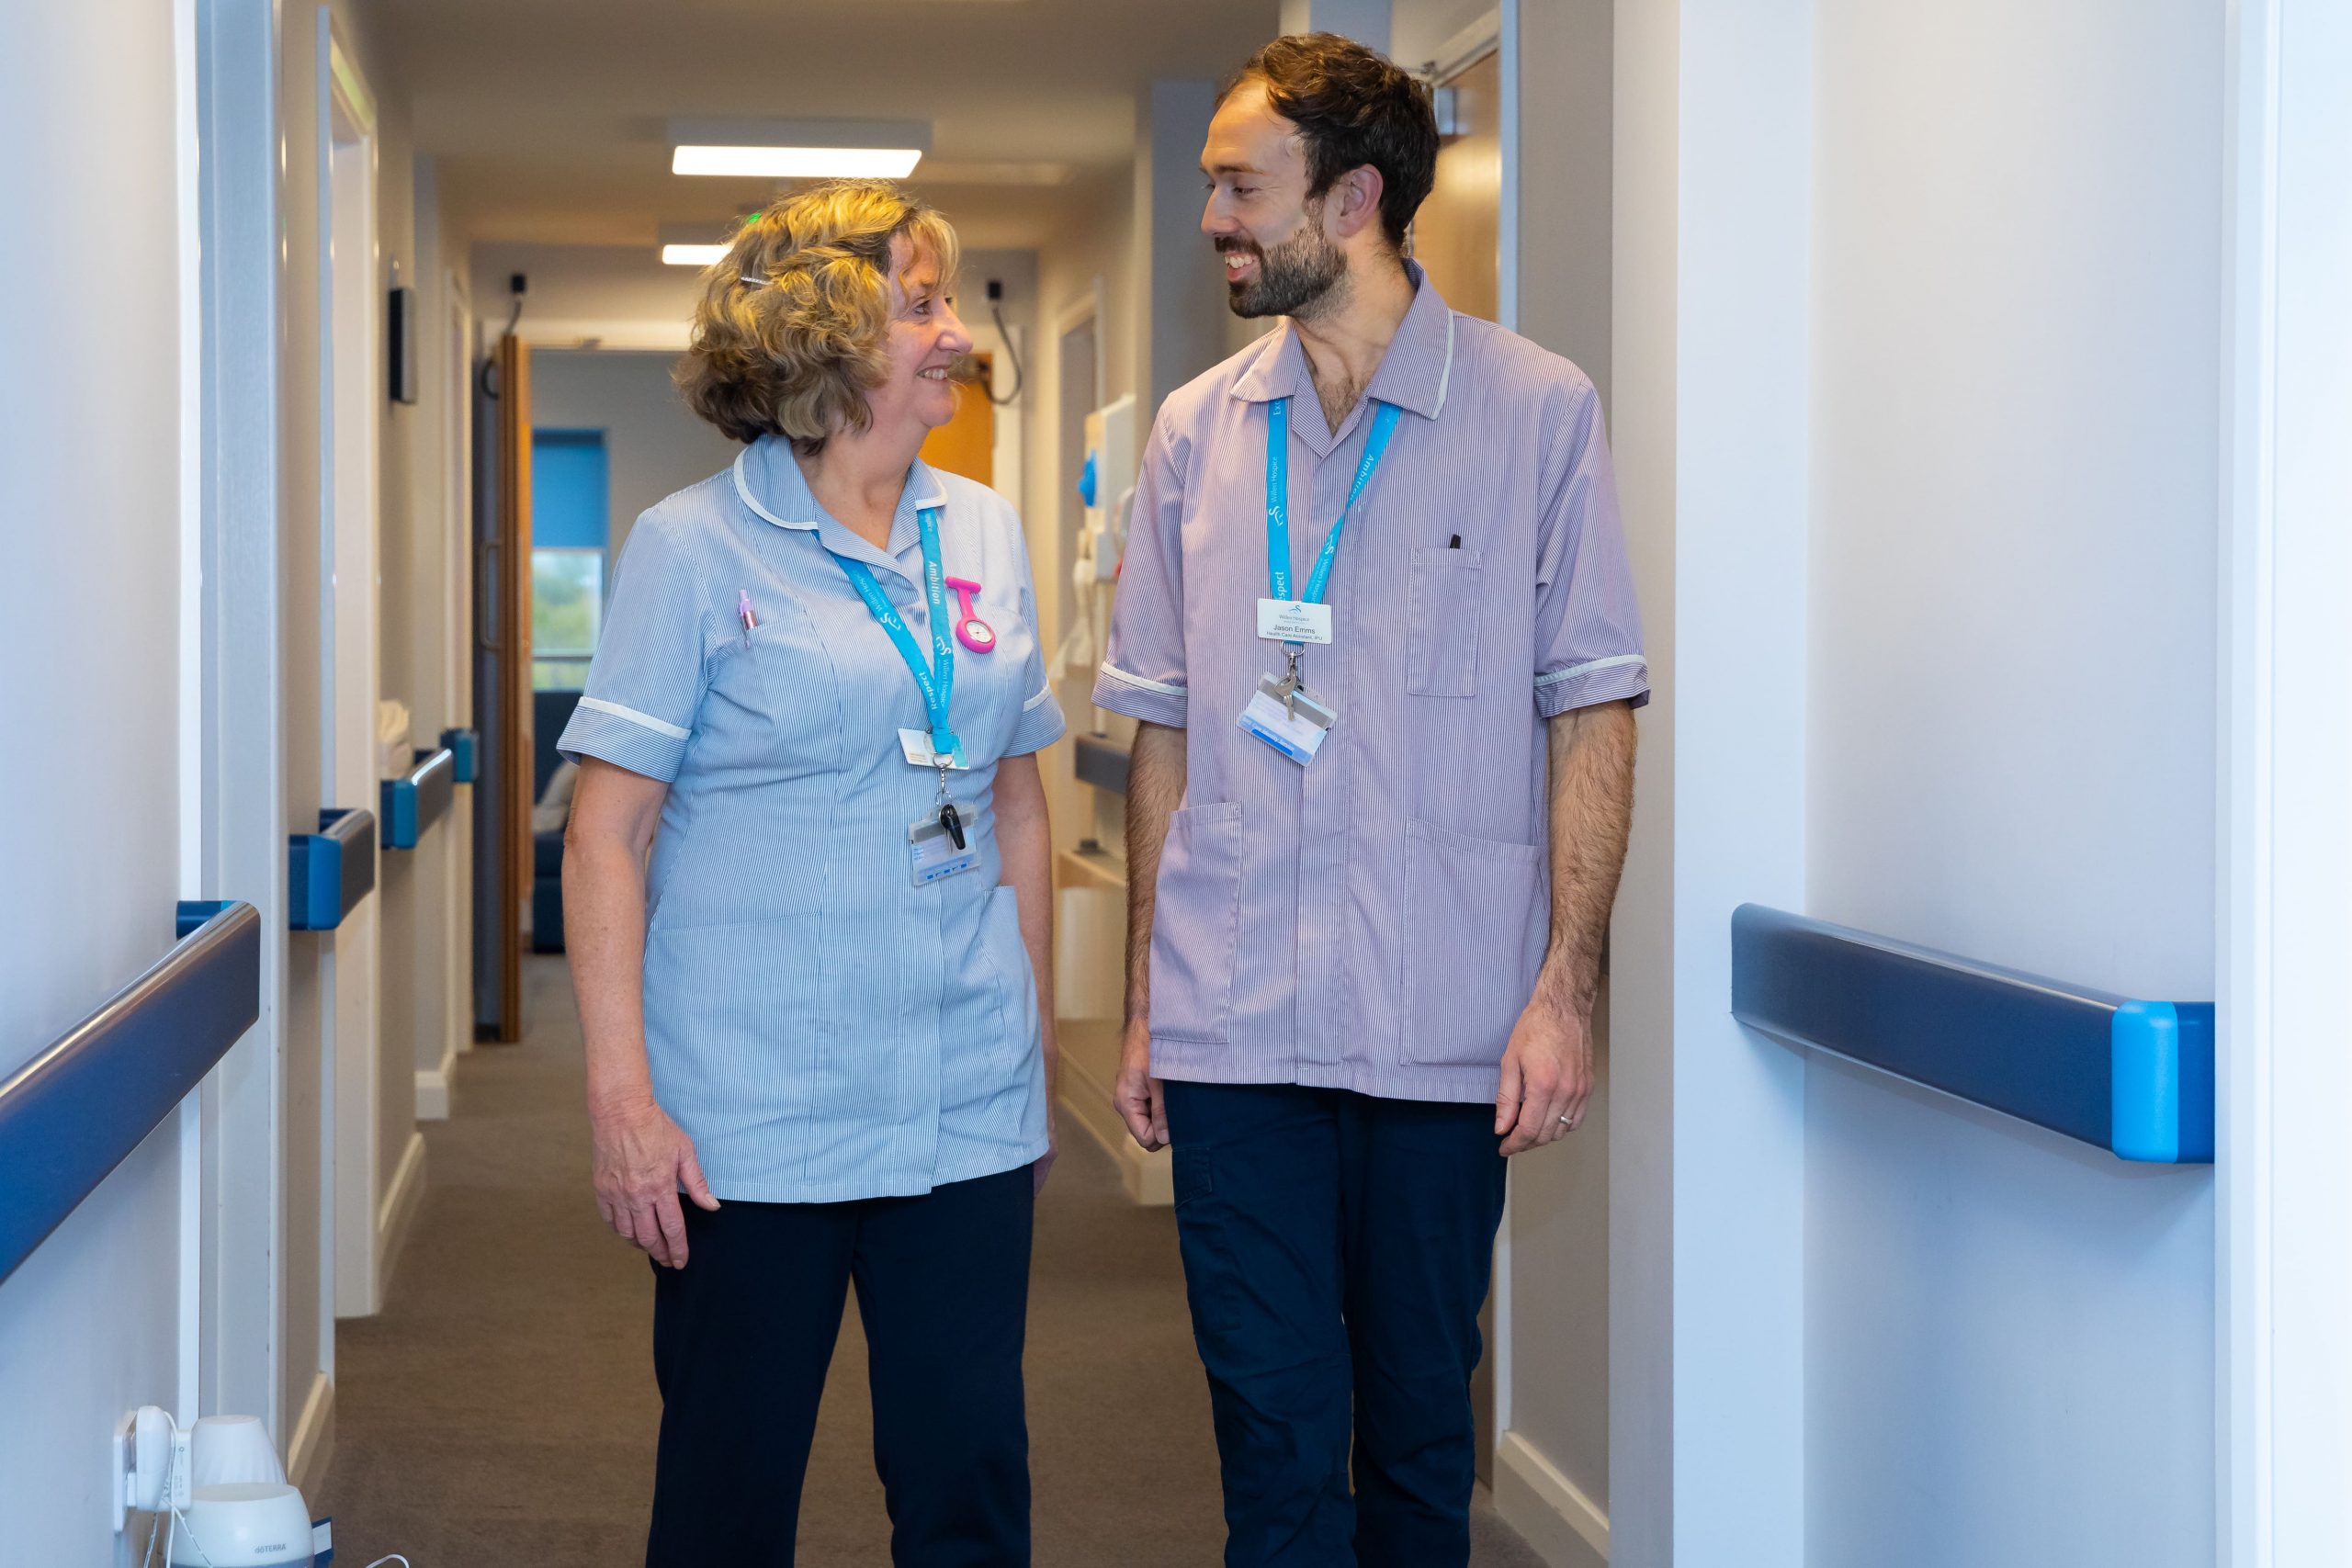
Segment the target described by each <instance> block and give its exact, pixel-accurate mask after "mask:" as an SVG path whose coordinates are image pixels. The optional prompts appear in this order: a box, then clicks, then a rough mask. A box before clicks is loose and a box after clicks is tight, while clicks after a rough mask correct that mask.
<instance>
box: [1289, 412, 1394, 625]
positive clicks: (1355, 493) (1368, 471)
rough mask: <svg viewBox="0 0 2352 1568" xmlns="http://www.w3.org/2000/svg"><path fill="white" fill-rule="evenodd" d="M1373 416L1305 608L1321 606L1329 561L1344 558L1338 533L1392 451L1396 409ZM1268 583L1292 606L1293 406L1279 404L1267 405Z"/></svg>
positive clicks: (1309, 580)
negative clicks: (1384, 458)
mask: <svg viewBox="0 0 2352 1568" xmlns="http://www.w3.org/2000/svg"><path fill="white" fill-rule="evenodd" d="M1374 408H1375V410H1376V411H1377V412H1374V414H1373V416H1372V434H1370V435H1368V436H1366V437H1365V438H1364V444H1363V459H1362V460H1361V461H1359V462H1358V463H1357V464H1356V482H1355V483H1354V484H1352V485H1351V486H1350V487H1349V488H1348V503H1347V505H1346V506H1344V507H1342V508H1340V520H1339V521H1338V522H1336V523H1334V524H1332V525H1331V536H1330V537H1329V538H1328V539H1325V540H1324V541H1323V553H1322V554H1321V555H1319V556H1317V557H1316V558H1315V570H1314V571H1313V572H1312V573H1310V574H1309V575H1308V577H1307V579H1306V595H1305V597H1304V600H1303V601H1302V602H1304V603H1306V604H1320V603H1322V600H1323V591H1324V590H1325V589H1327V588H1329V586H1330V584H1331V561H1332V559H1333V558H1334V557H1336V556H1338V555H1339V553H1340V530H1341V529H1343V528H1345V527H1346V526H1347V525H1348V516H1349V514H1350V513H1352V512H1354V511H1355V509H1356V502H1357V500H1358V499H1359V498H1360V497H1362V496H1363V487H1364V486H1366V485H1368V484H1370V483H1371V482H1372V473H1373V470H1374V468H1379V467H1380V457H1381V454H1383V453H1384V452H1386V451H1387V450H1388V438H1389V436H1391V435H1393V434H1396V430H1397V415H1398V410H1397V405H1396V404H1395V403H1378V404H1375V405H1374ZM1266 581H1267V582H1268V583H1270V584H1271V585H1272V590H1271V592H1269V593H1268V595H1267V596H1268V597H1269V598H1272V599H1280V600H1283V602H1285V603H1289V602H1291V597H1290V400H1289V399H1288V398H1276V399H1275V400H1273V401H1272V402H1271V403H1268V404H1267V405H1266Z"/></svg>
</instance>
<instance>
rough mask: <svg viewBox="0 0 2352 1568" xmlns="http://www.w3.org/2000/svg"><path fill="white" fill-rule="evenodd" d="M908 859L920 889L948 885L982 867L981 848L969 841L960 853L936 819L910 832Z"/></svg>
mask: <svg viewBox="0 0 2352 1568" xmlns="http://www.w3.org/2000/svg"><path fill="white" fill-rule="evenodd" d="M907 855H908V859H909V861H910V863H911V864H912V867H913V871H914V878H915V886H917V887H928V886H931V885H932V884H933V883H934V882H944V881H945V880H946V879H947V878H948V877H951V876H954V875H955V874H956V873H958V872H964V871H969V870H971V869H972V868H973V867H974V866H976V865H978V864H979V863H980V851H979V846H978V844H977V843H974V842H971V841H969V840H967V842H966V844H965V847H964V848H962V849H960V850H959V849H957V848H956V840H954V839H952V838H950V837H949V836H948V833H947V829H945V828H944V827H943V826H942V825H941V824H940V821H939V818H936V817H926V818H923V819H922V821H920V822H918V823H916V824H915V825H914V826H913V827H911V828H909V829H907Z"/></svg>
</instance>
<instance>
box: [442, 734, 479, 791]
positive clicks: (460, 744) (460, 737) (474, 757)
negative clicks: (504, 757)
mask: <svg viewBox="0 0 2352 1568" xmlns="http://www.w3.org/2000/svg"><path fill="white" fill-rule="evenodd" d="M441 744H442V745H444V746H446V747H447V748H448V750H449V754H450V755H451V756H452V757H454V758H455V759H457V776H456V778H455V779H454V780H453V781H452V782H454V783H457V784H471V783H473V782H474V778H475V775H476V773H477V771H478V767H479V763H478V758H479V757H480V755H481V736H480V735H478V734H477V733H475V732H474V731H473V730H470V729H445V730H443V731H442V732H441Z"/></svg>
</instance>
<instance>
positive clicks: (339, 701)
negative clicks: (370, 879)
mask: <svg viewBox="0 0 2352 1568" xmlns="http://www.w3.org/2000/svg"><path fill="white" fill-rule="evenodd" d="M317 60H318V115H319V119H318V192H319V321H318V331H319V372H320V377H319V459H320V462H319V467H320V477H319V488H320V496H319V502H320V505H319V515H320V533H321V537H320V556H321V561H320V575H321V579H322V581H321V582H320V584H319V588H320V593H321V602H322V607H323V609H324V612H325V613H324V614H323V615H322V617H321V618H322V624H323V626H324V635H323V636H322V638H321V641H322V658H323V662H324V666H325V668H324V669H323V671H322V676H323V679H322V682H321V692H320V701H321V705H322V713H321V716H320V719H321V741H320V744H321V753H322V754H321V757H320V764H321V768H320V771H321V776H322V779H323V780H325V781H326V784H325V789H324V794H325V795H326V798H328V799H330V800H332V801H334V802H335V803H336V804H337V805H339V806H351V807H371V808H372V807H374V806H375V804H376V797H377V795H378V789H377V784H378V782H379V767H378V765H377V763H376V761H375V752H376V745H375V737H376V701H377V698H378V695H379V693H380V691H381V686H382V672H381V671H380V669H379V652H378V635H379V633H378V614H377V586H376V579H377V574H378V572H379V570H380V566H379V546H378V526H377V522H378V520H377V515H376V514H377V509H378V505H379V495H380V493H381V486H380V484H379V453H378V450H377V447H378V438H377V437H378V433H377V418H378V409H377V399H376V397H375V393H376V392H377V390H378V389H379V387H380V386H381V380H380V378H379V375H378V370H379V363H380V359H379V355H380V351H379V345H378V337H379V334H378V332H377V325H378V300H377V293H378V289H377V282H376V279H377V273H376V246H377V235H376V190H377V166H376V161H377V155H378V141H377V134H376V106H375V99H374V96H373V95H372V94H371V93H370V92H369V91H368V85H367V83H366V81H365V79H364V78H363V77H362V76H361V75H360V73H359V71H358V68H357V66H356V64H354V63H353V62H352V60H351V57H350V56H349V54H348V53H346V52H345V50H344V48H343V45H342V41H341V40H340V39H337V38H336V37H335V30H334V13H333V12H332V11H331V10H329V9H328V8H326V7H324V6H322V7H321V8H320V9H319V11H318V41H317ZM381 902H382V894H381V890H380V889H379V893H378V896H377V897H375V898H372V899H368V900H367V901H365V902H363V903H362V904H361V905H360V906H359V908H356V909H354V910H352V911H351V913H350V914H349V915H348V916H346V917H345V920H344V923H343V925H342V926H341V927H340V928H339V929H338V930H337V931H335V932H334V937H333V940H332V943H331V952H330V955H329V957H328V960H327V964H326V979H325V981H324V983H323V985H322V1011H323V1013H324V1015H325V1017H326V1019H327V1028H328V1049H327V1051H326V1053H325V1058H324V1077H326V1079H327V1083H326V1085H325V1086H324V1088H323V1089H322V1097H321V1098H322V1101H323V1103H324V1111H323V1120H324V1122H325V1126H324V1127H323V1129H322V1136H323V1137H324V1138H325V1140H326V1153H327V1157H326V1158H325V1160H323V1161H322V1171H325V1172H330V1173H331V1177H330V1178H329V1179H330V1180H331V1184H332V1191H333V1194H334V1196H333V1201H332V1202H331V1203H329V1204H328V1205H327V1206H326V1209H327V1213H328V1228H329V1232H330V1237H329V1242H328V1245H327V1247H325V1249H324V1253H325V1256H326V1257H327V1258H330V1259H331V1265H330V1268H331V1281H330V1282H331V1289H330V1290H329V1291H328V1292H327V1297H328V1306H327V1307H326V1309H325V1312H324V1314H323V1315H324V1316H325V1318H326V1321H325V1322H324V1323H323V1324H322V1338H321V1342H322V1344H324V1345H330V1346H331V1345H332V1344H333V1342H334V1318H335V1317H365V1316H368V1315H370V1314H374V1313H375V1312H376V1311H377V1310H378V1308H379V1305H380V1292H381V1289H382V1279H381V1275H382V1269H381V1268H380V1266H379V1262H380V1260H379V1258H377V1255H376V1253H377V1245H376V1244H377V1235H378V1231H379V1224H378V1218H377V1194H378V1190H379V1186H380V1182H379V1175H378V1173H379V1167H380V1164H381V1158H380V1145H381V1141H382V1140H381V1132H380V1128H379V1116H378V1114H377V1096H378V1094H379V1090H380V1079H381V1077H382V1073H381V1063H380V1055H381V1051H382V1041H381V1039H380V1038H379V1035H380V1029H379V988H378V987H379V977H380V976H379V971H380V964H381V949H380V945H379V943H380V937H381V921H380V910H379V908H378V906H379V904H380V903H381ZM324 1359H326V1360H327V1361H328V1363H329V1366H330V1369H331V1368H332V1365H333V1357H332V1355H331V1354H330V1355H329V1356H328V1357H326V1358H324Z"/></svg>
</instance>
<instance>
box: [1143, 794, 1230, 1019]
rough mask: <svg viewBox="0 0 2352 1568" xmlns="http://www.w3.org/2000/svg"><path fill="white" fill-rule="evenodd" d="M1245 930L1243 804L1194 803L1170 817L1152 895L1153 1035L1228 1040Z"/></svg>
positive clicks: (1225, 802)
mask: <svg viewBox="0 0 2352 1568" xmlns="http://www.w3.org/2000/svg"><path fill="white" fill-rule="evenodd" d="M1240 932H1241V807H1240V806H1239V805H1238V803H1235V802H1231V801H1218V802H1215V803H1212V804H1210V805H1206V806H1188V807H1184V809H1182V811H1179V812H1177V813H1176V814H1175V815H1174V816H1172V817H1170V818H1169V819H1168V839H1167V841H1166V842H1165V843H1164V844H1162V845H1161V847H1160V851H1159V884H1158V887H1157V890H1156V891H1155V893H1154V895H1153V898H1152V919H1151V1032H1152V1033H1153V1034H1154V1035H1156V1036H1159V1037H1162V1038H1166V1039H1170V1040H1193V1041H1199V1042H1202V1043H1206V1044H1212V1045H1221V1044H1223V1043H1225V1042H1226V1040H1227V1036H1228V1035H1229V1033H1230V1032H1231V1030H1232V1026H1233V1025H1232V1015H1233V960H1234V953H1235V949H1236V946H1237V943H1238V940H1239V937H1240Z"/></svg>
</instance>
